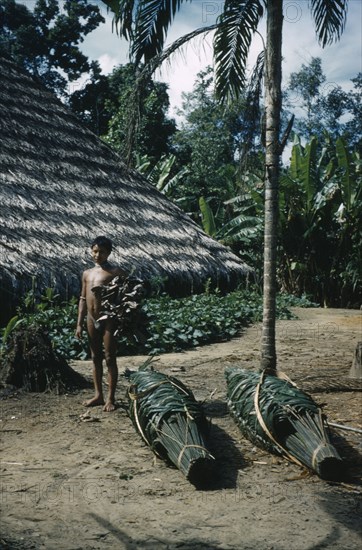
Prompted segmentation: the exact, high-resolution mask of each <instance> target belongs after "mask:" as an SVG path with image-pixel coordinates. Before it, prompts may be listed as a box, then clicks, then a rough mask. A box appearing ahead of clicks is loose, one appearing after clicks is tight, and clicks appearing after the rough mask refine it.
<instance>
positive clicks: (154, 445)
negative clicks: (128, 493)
mask: <svg viewBox="0 0 362 550" xmlns="http://www.w3.org/2000/svg"><path fill="white" fill-rule="evenodd" d="M126 377H127V378H128V379H129V387H128V390H127V396H128V402H129V407H128V413H129V416H130V418H131V419H132V422H133V424H134V426H135V428H136V430H137V431H138V432H139V434H140V435H141V437H142V438H143V440H144V441H145V442H146V443H147V445H149V446H150V447H151V449H152V451H153V452H154V453H155V454H156V455H157V456H158V457H160V458H162V459H164V460H166V461H167V462H169V463H172V464H173V465H174V466H176V467H177V468H178V469H179V470H181V472H182V473H183V474H184V475H185V476H186V478H187V479H188V480H189V481H190V482H191V483H193V484H194V485H195V486H204V485H206V484H207V483H208V482H209V480H210V479H211V476H212V473H213V465H214V457H213V456H212V455H211V454H210V452H209V451H208V449H207V447H206V439H207V435H208V431H209V422H208V420H207V419H206V417H205V415H204V412H203V410H202V408H201V405H200V403H198V402H197V401H196V399H195V397H194V395H193V393H192V392H191V390H189V389H188V388H187V387H186V386H185V385H184V384H183V383H182V382H180V381H179V380H178V379H177V378H174V377H172V376H167V375H165V374H163V373H160V372H158V371H156V370H153V369H152V368H150V367H148V366H146V367H143V368H142V367H141V368H140V369H139V370H138V371H137V372H131V371H126Z"/></svg>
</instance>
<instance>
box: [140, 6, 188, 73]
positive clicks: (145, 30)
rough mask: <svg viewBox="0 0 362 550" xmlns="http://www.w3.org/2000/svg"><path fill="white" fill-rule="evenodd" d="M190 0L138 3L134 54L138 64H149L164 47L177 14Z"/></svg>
mask: <svg viewBox="0 0 362 550" xmlns="http://www.w3.org/2000/svg"><path fill="white" fill-rule="evenodd" d="M187 1H188V0H142V1H140V2H139V3H138V9H137V14H136V19H135V23H136V24H135V34H134V42H133V45H132V54H133V55H134V58H135V61H136V63H138V62H139V61H140V60H141V59H142V58H144V60H145V62H146V63H147V62H148V61H149V60H150V59H152V58H153V57H154V56H155V55H157V54H159V53H160V52H161V51H162V49H163V46H164V43H165V40H166V36H167V31H168V28H169V26H170V24H171V23H172V21H173V19H174V17H175V14H176V12H177V11H178V10H179V9H180V6H181V4H182V3H183V2H187Z"/></svg>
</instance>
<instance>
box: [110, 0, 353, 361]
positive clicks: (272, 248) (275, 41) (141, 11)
mask: <svg viewBox="0 0 362 550" xmlns="http://www.w3.org/2000/svg"><path fill="white" fill-rule="evenodd" d="M104 3H105V4H106V5H107V6H108V7H109V8H110V9H111V10H112V11H113V12H114V21H115V24H116V26H117V27H118V29H119V31H120V34H121V35H123V36H124V37H125V38H126V39H128V40H130V41H131V52H132V54H133V56H134V59H135V61H136V63H138V62H139V61H140V60H141V59H142V58H144V60H145V61H146V62H147V61H149V60H151V59H154V58H155V57H156V56H159V58H161V59H164V55H163V56H162V55H160V54H161V52H162V50H163V48H164V43H165V39H166V36H167V30H168V28H169V26H170V24H171V23H172V21H173V19H174V17H175V14H176V12H177V11H178V10H179V9H180V7H181V5H182V4H183V3H184V2H183V1H182V0H172V1H171V0H170V1H166V2H165V0H154V1H152V2H150V1H149V0H139V1H137V2H136V1H135V0H118V1H116V0H104ZM310 6H311V11H312V16H313V19H314V21H315V24H316V30H317V36H318V40H319V42H320V44H321V45H322V46H323V47H324V46H326V45H327V44H329V43H331V42H332V41H333V40H334V39H338V38H339V37H340V35H341V33H342V31H343V29H344V23H345V19H346V8H347V2H346V1H342V0H335V1H333V2H331V1H330V0H312V1H311V3H310ZM264 12H265V14H266V19H267V21H266V23H267V25H266V27H267V31H266V41H265V75H266V77H265V79H264V87H265V128H266V131H265V149H266V152H265V175H266V177H265V233H264V315H263V334H262V343H261V368H262V369H264V368H266V369H268V370H269V371H274V370H275V369H276V351H275V303H276V267H277V256H276V251H277V231H278V183H279V163H280V155H281V153H282V144H283V143H284V142H285V140H284V139H282V140H281V141H280V136H279V134H280V113H281V102H282V101H281V100H282V97H281V64H282V53H281V46H282V26H283V2H282V0H226V2H225V3H224V5H223V11H222V13H221V15H220V16H219V18H218V21H217V23H216V25H212V26H209V27H206V28H203V29H198V30H197V31H195V32H194V33H190V34H189V35H187V37H184V40H179V41H178V42H177V45H180V43H183V42H184V41H185V40H186V39H189V38H192V37H194V36H195V35H197V34H200V33H204V32H208V31H210V30H211V29H212V30H215V29H216V30H215V36H214V58H215V66H216V91H217V93H218V95H219V97H221V98H223V99H225V98H227V97H233V96H238V95H239V94H240V91H241V89H242V88H243V87H244V85H245V69H246V63H247V57H248V53H249V49H250V45H251V41H252V37H253V35H254V33H255V32H257V28H258V25H259V23H260V21H261V19H262V16H263V14H264ZM169 51H174V48H172V46H171V47H170V48H169ZM156 65H157V64H154V65H153V66H156Z"/></svg>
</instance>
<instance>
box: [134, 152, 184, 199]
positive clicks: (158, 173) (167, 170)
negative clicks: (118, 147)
mask: <svg viewBox="0 0 362 550" xmlns="http://www.w3.org/2000/svg"><path fill="white" fill-rule="evenodd" d="M175 160H176V157H175V155H172V154H171V155H167V156H166V155H164V156H162V157H161V158H160V160H159V161H158V162H157V163H156V164H155V165H154V166H153V167H151V161H150V159H149V158H148V156H147V155H136V170H138V172H140V173H141V174H143V175H144V176H145V177H146V178H147V179H148V181H149V182H150V183H152V185H154V186H155V187H156V189H158V190H159V191H161V193H164V194H165V195H167V194H168V193H169V192H170V191H171V190H172V188H173V187H175V186H177V184H178V183H179V182H180V181H181V180H182V178H184V176H186V174H188V172H189V169H188V167H183V168H181V170H179V171H178V172H177V173H176V174H175V175H174V176H172V177H171V173H172V168H173V166H174V164H175Z"/></svg>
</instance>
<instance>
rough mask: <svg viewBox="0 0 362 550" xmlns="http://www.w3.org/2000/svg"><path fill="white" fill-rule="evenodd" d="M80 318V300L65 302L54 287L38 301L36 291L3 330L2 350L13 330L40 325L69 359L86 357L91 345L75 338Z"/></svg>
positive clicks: (26, 299) (47, 290) (55, 345)
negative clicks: (77, 322) (78, 311)
mask: <svg viewBox="0 0 362 550" xmlns="http://www.w3.org/2000/svg"><path fill="white" fill-rule="evenodd" d="M76 319H77V302H76V299H75V298H73V299H71V300H70V301H69V302H61V301H60V300H59V296H58V295H56V294H55V293H54V291H53V289H51V288H48V289H46V291H45V294H44V295H43V296H42V297H41V298H40V301H38V302H37V301H36V299H35V295H34V290H30V291H29V292H28V293H27V295H26V296H25V297H24V299H23V302H22V305H21V306H20V307H19V308H18V311H17V315H16V316H15V317H13V318H12V319H11V320H10V321H9V323H8V324H7V326H6V327H5V328H3V329H1V330H0V353H1V352H2V351H3V350H4V349H5V347H6V344H7V342H8V339H9V337H10V335H11V332H12V331H13V330H14V329H16V328H18V327H27V326H31V325H38V326H41V327H43V328H44V331H45V332H47V333H48V335H49V337H50V339H51V342H52V345H53V348H54V351H55V352H56V353H58V354H59V355H61V356H63V357H65V358H66V359H86V358H87V357H88V349H87V348H88V346H87V343H86V342H81V341H80V340H78V339H77V338H76V337H75V323H76Z"/></svg>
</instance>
